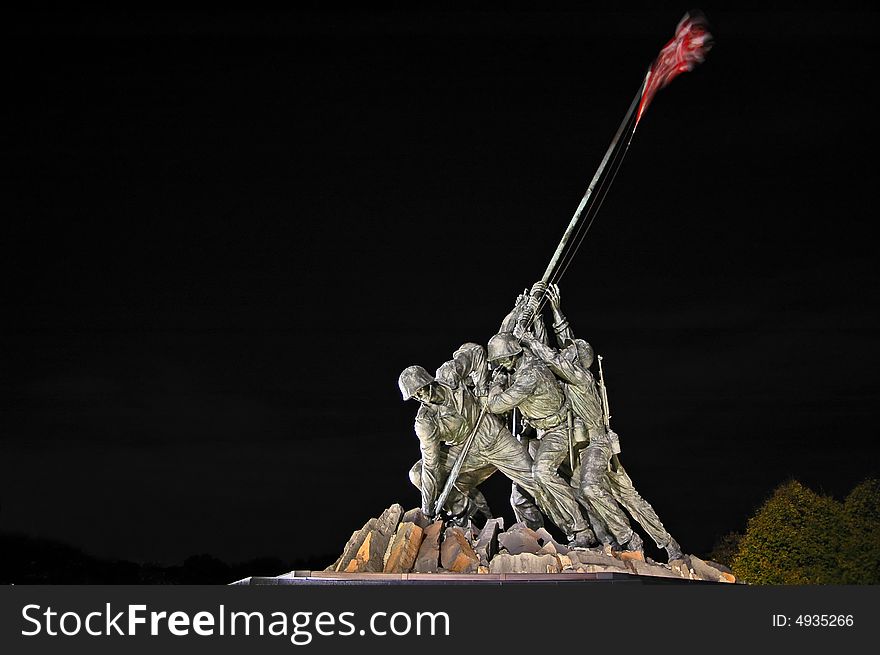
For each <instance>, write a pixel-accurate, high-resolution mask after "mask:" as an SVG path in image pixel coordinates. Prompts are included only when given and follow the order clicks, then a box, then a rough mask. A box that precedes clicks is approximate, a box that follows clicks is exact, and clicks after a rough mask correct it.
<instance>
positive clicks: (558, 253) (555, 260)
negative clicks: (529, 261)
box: [541, 77, 648, 284]
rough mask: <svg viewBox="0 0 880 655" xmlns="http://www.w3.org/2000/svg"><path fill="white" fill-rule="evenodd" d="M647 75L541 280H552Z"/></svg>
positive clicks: (634, 107) (637, 102) (637, 100)
mask: <svg viewBox="0 0 880 655" xmlns="http://www.w3.org/2000/svg"><path fill="white" fill-rule="evenodd" d="M647 79H648V78H647V77H645V79H644V80H642V84H641V85H640V86H639V90H638V92H637V93H636V97H635V98H633V101H632V103H631V104H630V106H629V109H628V110H627V112H626V115H625V116H624V117H623V121H621V123H620V127H618V128H617V133H616V134H615V135H614V138H613V139H612V140H611V145H609V146H608V150H607V151H606V152H605V156H604V157H602V161H601V163H600V164H599V168H598V169H597V170H596V174H595V175H593V179H592V181H591V182H590V186H588V187H587V191H586V193H585V194H584V197H583V198H581V201H580V203H579V204H578V206H577V209H575V211H574V216H572V217H571V221H569V223H568V227H567V228H565V232H564V233H563V235H562V239H561V240H560V242H559V245H558V246H556V252H554V253H553V257H552V258H551V259H550V263H549V264H547V268H546V270H545V271H544V275H543V276H542V277H541V281H542V282H544V283H545V284H546V283H548V282H549V281H550V277H551V276H552V275H553V270H554V269H555V268H556V265H557V264H558V263H559V258H560V257H562V252H563V251H564V250H565V246H566V245H567V244H568V240H569V239H570V238H571V235H572V233H573V232H574V229H575V227H576V226H577V224H578V221H580V219H581V217H582V216H583V215H584V213H585V210H586V209H587V204H588V203H589V202H590V199H591V198H592V196H593V190H594V189H595V188H596V184H598V182H599V179H600V178H601V177H602V174H603V173H604V172H605V167H606V166H607V165H608V162H609V160H610V159H611V155H612V154H613V153H614V151H615V149H616V148H617V144H618V143H619V142H620V137H621V136H622V135H623V133H624V131H625V130H626V127H627V125H628V124H629V120H630V118H632V115H633V112H634V111H635V110H636V108H637V107H638V106H639V103H640V102H641V100H642V94H643V93H644V90H645V82H647Z"/></svg>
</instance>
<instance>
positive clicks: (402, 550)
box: [383, 522, 424, 573]
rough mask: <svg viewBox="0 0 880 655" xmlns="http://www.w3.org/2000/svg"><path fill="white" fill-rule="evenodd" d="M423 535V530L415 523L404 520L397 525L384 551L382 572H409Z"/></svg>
mask: <svg viewBox="0 0 880 655" xmlns="http://www.w3.org/2000/svg"><path fill="white" fill-rule="evenodd" d="M423 536H424V531H423V530H422V529H421V528H420V527H419V526H418V525H416V524H415V523H410V522H406V523H401V524H400V525H398V526H397V532H395V533H394V538H393V539H392V540H391V542H390V543H389V544H388V550H387V551H386V553H385V567H384V568H383V572H384V573H409V571H410V570H411V569H412V567H413V564H415V562H416V556H417V555H418V554H419V547H420V546H421V545H422V537H423Z"/></svg>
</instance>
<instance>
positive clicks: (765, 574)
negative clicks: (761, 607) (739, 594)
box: [731, 478, 880, 584]
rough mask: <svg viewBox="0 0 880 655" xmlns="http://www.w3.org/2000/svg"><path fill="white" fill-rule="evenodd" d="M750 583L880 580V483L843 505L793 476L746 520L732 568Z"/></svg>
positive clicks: (866, 484)
mask: <svg viewBox="0 0 880 655" xmlns="http://www.w3.org/2000/svg"><path fill="white" fill-rule="evenodd" d="M731 568H732V569H733V572H734V574H735V575H736V576H737V578H739V579H741V580H743V581H744V582H748V583H751V584H880V482H878V481H877V480H874V479H870V478H869V479H867V480H864V481H863V482H861V483H860V484H859V485H857V486H856V487H855V488H854V489H853V490H852V491H851V492H850V494H849V496H847V498H846V500H845V501H844V502H843V503H840V502H838V501H836V500H834V499H833V498H831V497H830V496H823V495H819V494H817V493H815V492H813V491H811V490H810V489H807V488H806V487H804V486H803V485H802V484H801V483H800V482H798V481H796V480H791V481H789V482H786V483H784V484H782V485H780V486H779V487H777V488H776V490H775V491H774V492H773V495H772V496H771V497H770V498H769V499H768V500H767V501H766V502H765V503H764V504H763V505H762V506H761V508H760V509H759V510H758V511H757V513H756V514H755V515H754V516H753V517H752V518H751V519H749V521H748V525H747V528H746V532H745V534H744V535H743V537H742V539H741V540H740V542H739V547H738V550H737V553H736V555H735V556H734V558H733V562H732V567H731Z"/></svg>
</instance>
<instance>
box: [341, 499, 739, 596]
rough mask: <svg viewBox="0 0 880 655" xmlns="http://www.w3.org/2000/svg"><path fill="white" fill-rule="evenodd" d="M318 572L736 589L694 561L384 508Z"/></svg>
mask: <svg viewBox="0 0 880 655" xmlns="http://www.w3.org/2000/svg"><path fill="white" fill-rule="evenodd" d="M324 572H325V573H330V574H340V575H344V574H346V573H356V574H361V573H385V574H407V573H418V574H425V573H446V574H449V573H462V574H510V573H513V574H516V573H523V574H559V573H613V574H621V573H622V574H631V575H637V576H653V577H659V578H674V579H678V580H700V581H706V582H727V583H732V582H736V578H735V577H734V576H733V574H732V573H731V571H730V569H728V568H726V567H725V566H723V565H721V564H717V563H715V562H711V561H704V560H701V559H700V558H698V557H696V556H694V555H686V556H685V557H684V558H683V559H680V560H675V561H673V562H670V563H669V564H663V563H660V562H655V561H653V560H651V559H650V558H645V557H644V556H643V555H642V554H641V553H626V552H624V553H616V552H612V551H611V549H610V548H608V547H606V548H604V549H603V548H586V549H581V548H577V549H571V548H569V547H568V546H565V545H563V544H560V543H558V542H556V541H555V540H554V539H553V537H552V536H551V535H550V533H549V532H547V531H546V530H544V529H543V528H541V529H540V530H537V531H535V530H531V529H529V528H528V527H526V525H525V524H523V523H516V524H514V525H512V526H511V527H510V528H508V529H507V530H504V519H501V518H497V519H491V520H489V521H487V522H486V524H485V525H484V526H483V528H482V529H481V530H477V529H475V528H474V527H473V526H468V527H458V526H451V527H445V528H444V525H443V522H442V521H440V520H438V521H434V522H431V521H430V520H429V519H428V518H426V517H425V516H424V514H422V512H421V510H419V509H411V510H409V511H407V512H404V511H403V508H402V507H401V506H400V505H397V504H395V505H392V506H391V507H389V508H388V509H386V510H385V511H384V512H383V513H382V515H381V516H379V517H378V518H374V519H370V520H369V521H367V523H366V524H365V525H364V527H362V528H361V529H360V530H356V531H355V532H354V533H353V534H352V535H351V538H350V539H349V540H348V543H347V544H346V545H345V549H344V550H343V551H342V554H341V555H340V556H339V559H337V560H336V561H335V562H334V563H333V564H331V565H330V566H328V567H327V568H326V569H325V570H324Z"/></svg>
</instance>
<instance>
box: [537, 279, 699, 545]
mask: <svg viewBox="0 0 880 655" xmlns="http://www.w3.org/2000/svg"><path fill="white" fill-rule="evenodd" d="M535 286H536V287H538V285H535ZM537 291H539V292H540V291H541V288H540V287H538V288H537ZM546 293H547V297H548V299H549V300H550V307H551V309H552V312H553V331H554V332H555V333H556V338H557V341H558V343H559V346H560V348H562V350H561V351H556V350H554V349H552V348H549V347H547V346H545V345H544V344H543V343H540V341H539V340H537V339H535V338H534V337H528V336H527V337H526V339H525V342H526V343H527V344H528V346H529V347H530V348H531V350H532V352H533V353H534V354H535V355H536V356H538V357H539V358H540V359H541V360H542V361H544V362H545V363H546V364H547V365H548V366H549V367H550V369H551V370H552V371H553V372H554V373H556V374H557V375H558V376H559V377H560V378H562V379H563V380H564V381H565V393H566V396H567V397H568V399H569V402H570V404H571V407H572V409H573V411H574V413H575V415H576V416H577V419H576V423H579V424H580V425H579V427H580V429H581V431H586V433H587V437H588V438H587V439H583V438H578V437H577V436H575V439H576V441H580V442H584V441H586V442H588V445H587V446H586V448H582V449H581V450H580V451H579V466H578V468H579V471H576V472H575V475H573V479H572V481H573V483H576V484H577V486H578V489H579V492H580V495H581V498H582V499H583V500H584V501H585V502H586V503H587V504H589V506H590V508H591V510H592V513H594V514H596V515H597V516H598V517H599V518H600V520H602V521H603V522H604V523H605V525H606V526H607V528H608V530H609V531H610V532H611V534H612V535H613V536H614V539H615V540H616V541H617V543H618V544H620V545H624V544H625V547H626V549H627V550H632V551H635V550H641V548H642V540H641V538H640V537H639V536H638V534H637V533H636V532H634V531H633V529H632V527H631V526H630V523H629V520H628V519H627V518H626V515H625V514H624V513H623V511H622V510H621V506H623V507H624V508H625V509H626V510H627V511H628V512H629V514H630V515H631V516H632V517H633V518H634V519H635V520H636V521H637V522H638V523H639V525H641V526H642V528H643V529H644V530H645V532H647V533H648V534H649V535H650V536H651V538H652V539H653V540H654V542H655V543H656V544H657V547H658V548H663V549H665V550H666V553H667V557H668V559H669V561H672V560H675V559H681V558H682V557H683V554H682V552H681V548H680V546H679V545H678V542H677V541H676V540H675V539H673V538H672V535H670V534H669V532H667V531H666V529H665V528H664V527H663V523H661V522H660V518H659V517H658V516H657V513H656V512H655V511H654V508H653V507H651V505H650V503H648V502H647V501H646V500H645V499H644V498H642V497H641V496H640V495H639V493H638V492H637V491H636V489H635V487H634V486H633V483H632V480H631V479H630V477H629V476H628V475H627V474H626V471H625V470H624V469H623V466H622V465H621V464H620V460H619V458H618V456H617V454H618V453H619V452H620V447H619V441H618V437H617V434H616V433H614V432H613V431H611V430H607V429H606V427H605V420H604V418H605V417H604V410H603V407H602V400H601V398H600V396H599V392H598V390H597V388H596V382H595V379H594V378H593V375H592V374H591V373H590V371H589V367H590V365H591V364H592V363H593V349H592V348H591V347H590V344H588V343H587V342H586V341H584V340H583V339H575V338H574V334H573V333H572V330H571V327H570V326H569V324H568V320H567V319H566V317H565V315H564V314H563V313H562V309H561V300H560V294H559V288H558V287H557V286H556V285H552V286H551V287H549V288H548V289H547V290H546ZM576 369H580V371H579V372H576ZM578 378H580V379H581V382H580V383H572V382H570V380H574V379H578ZM578 433H579V430H577V429H576V430H575V435H578ZM581 434H582V432H581Z"/></svg>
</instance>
